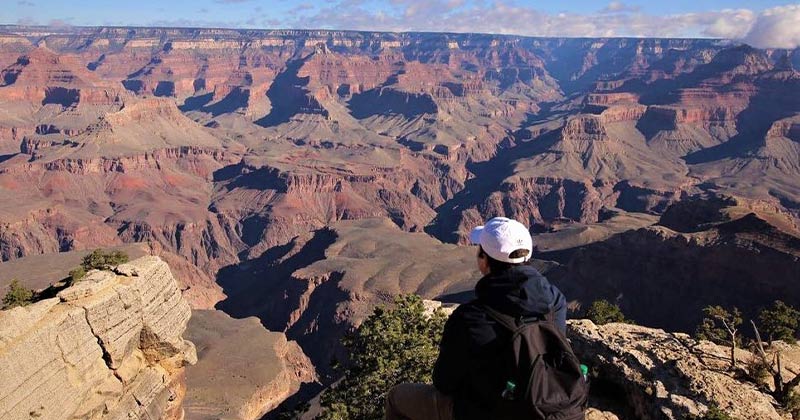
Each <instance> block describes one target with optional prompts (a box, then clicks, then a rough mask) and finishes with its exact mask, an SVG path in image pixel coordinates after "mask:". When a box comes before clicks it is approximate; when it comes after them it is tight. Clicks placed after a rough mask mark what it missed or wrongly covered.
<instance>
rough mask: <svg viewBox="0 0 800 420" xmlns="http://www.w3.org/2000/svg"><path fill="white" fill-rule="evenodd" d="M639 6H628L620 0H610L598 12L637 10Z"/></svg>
mask: <svg viewBox="0 0 800 420" xmlns="http://www.w3.org/2000/svg"><path fill="white" fill-rule="evenodd" d="M639 10H640V8H639V7H638V6H628V5H627V4H625V3H623V2H621V1H612V2H611V3H608V6H606V7H605V8H604V9H603V10H601V11H600V12H602V13H622V12H638V11H639Z"/></svg>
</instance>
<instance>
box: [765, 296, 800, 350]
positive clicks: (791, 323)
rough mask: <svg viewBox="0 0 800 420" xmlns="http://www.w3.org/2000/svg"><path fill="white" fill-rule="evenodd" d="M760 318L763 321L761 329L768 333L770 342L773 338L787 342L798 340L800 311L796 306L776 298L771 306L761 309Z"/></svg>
mask: <svg viewBox="0 0 800 420" xmlns="http://www.w3.org/2000/svg"><path fill="white" fill-rule="evenodd" d="M758 319H759V321H761V330H762V331H764V332H765V333H766V335H767V340H768V342H769V343H770V344H772V341H773V340H781V341H785V342H787V343H794V342H795V341H797V339H796V338H795V336H796V334H797V328H798V323H799V322H800V312H798V311H797V310H796V309H795V308H793V307H791V306H789V305H787V304H785V303H783V302H781V301H780V300H776V301H775V303H774V304H773V305H772V307H771V308H765V309H763V310H761V312H760V313H759V315H758Z"/></svg>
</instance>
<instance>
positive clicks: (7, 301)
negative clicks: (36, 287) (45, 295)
mask: <svg viewBox="0 0 800 420" xmlns="http://www.w3.org/2000/svg"><path fill="white" fill-rule="evenodd" d="M33 295H34V293H33V290H31V289H28V288H26V287H24V286H22V285H21V284H20V283H19V281H17V280H11V285H10V286H9V288H8V292H6V295H5V296H4V297H3V309H11V308H13V307H15V306H27V305H29V304H31V303H33Z"/></svg>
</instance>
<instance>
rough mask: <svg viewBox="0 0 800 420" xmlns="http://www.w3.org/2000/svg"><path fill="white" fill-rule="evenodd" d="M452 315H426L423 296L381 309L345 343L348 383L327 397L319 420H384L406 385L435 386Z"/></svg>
mask: <svg viewBox="0 0 800 420" xmlns="http://www.w3.org/2000/svg"><path fill="white" fill-rule="evenodd" d="M445 321H446V316H445V315H444V314H443V313H442V312H441V311H437V312H435V313H434V314H433V315H429V314H426V313H425V307H424V305H423V303H422V299H421V298H420V297H419V296H414V295H408V296H401V297H398V298H397V299H396V300H395V306H394V307H393V308H391V309H387V308H385V307H378V308H376V309H375V311H374V313H373V314H372V315H370V316H369V317H368V318H367V319H366V320H365V321H364V323H363V324H361V326H360V327H359V328H358V330H357V331H356V332H355V333H354V334H351V335H348V336H346V337H345V339H344V340H343V344H344V346H345V348H347V350H348V351H349V354H350V365H349V367H348V368H347V370H346V371H345V375H344V378H343V379H342V381H341V382H339V383H338V384H337V385H336V386H335V387H333V388H332V389H330V390H328V391H327V392H325V393H324V394H323V396H322V398H321V404H322V407H323V409H324V411H323V414H321V415H320V416H318V417H317V418H318V419H325V420H356V419H358V420H371V419H375V420H378V419H382V418H383V401H384V400H385V398H386V394H387V393H388V391H389V390H390V389H391V388H392V387H393V386H394V385H397V384H399V383H403V382H427V383H430V382H431V381H432V377H431V373H432V371H433V365H434V363H435V362H436V358H437V356H438V354H439V341H441V336H442V331H443V330H444V323H445Z"/></svg>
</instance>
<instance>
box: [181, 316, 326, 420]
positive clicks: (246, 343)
mask: <svg viewBox="0 0 800 420" xmlns="http://www.w3.org/2000/svg"><path fill="white" fill-rule="evenodd" d="M187 338H188V339H189V340H191V341H192V342H194V343H195V345H196V346H197V354H198V362H197V364H196V365H194V366H191V367H190V368H189V369H187V370H186V382H187V394H186V399H185V401H184V409H185V412H186V419H187V420H201V419H242V420H250V419H256V418H260V417H261V416H262V415H263V414H264V413H265V412H267V411H269V410H271V409H273V408H274V407H276V406H277V405H278V404H280V403H281V402H282V401H283V400H284V399H285V398H287V397H289V396H290V395H292V394H293V393H294V392H296V391H297V389H299V387H300V383H301V382H309V381H311V380H313V379H314V373H313V372H314V369H313V367H312V366H311V362H310V361H309V360H308V359H307V358H306V357H305V355H304V354H303V353H302V350H301V349H300V347H299V346H297V344H296V343H294V342H287V340H286V336H285V335H284V334H283V333H281V332H271V331H268V330H266V329H265V328H264V327H263V326H262V325H261V322H260V321H259V320H258V319H256V318H244V319H235V318H231V317H230V316H228V315H227V314H226V313H224V312H222V311H216V310H196V311H194V312H193V314H192V318H191V319H190V321H189V326H188V330H187Z"/></svg>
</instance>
